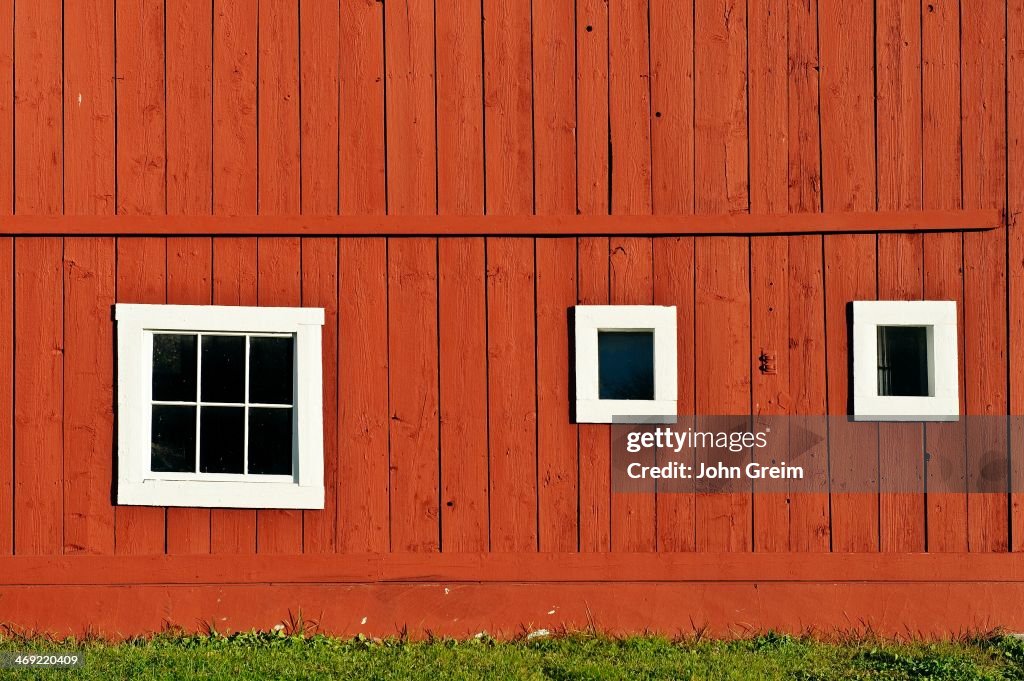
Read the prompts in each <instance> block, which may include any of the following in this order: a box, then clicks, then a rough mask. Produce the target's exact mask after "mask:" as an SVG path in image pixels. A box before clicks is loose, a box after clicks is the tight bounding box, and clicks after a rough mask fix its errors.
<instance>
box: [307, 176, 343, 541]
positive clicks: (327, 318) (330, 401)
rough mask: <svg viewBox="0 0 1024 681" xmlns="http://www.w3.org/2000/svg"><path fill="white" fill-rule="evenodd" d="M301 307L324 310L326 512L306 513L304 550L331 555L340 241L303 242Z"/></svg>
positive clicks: (335, 497) (335, 509) (335, 475)
mask: <svg viewBox="0 0 1024 681" xmlns="http://www.w3.org/2000/svg"><path fill="white" fill-rule="evenodd" d="M333 186H334V187H337V184H336V183H335V184H334V185H333ZM302 305H303V307H322V308H324V326H323V335H322V337H321V342H322V348H323V364H322V367H323V411H324V416H323V419H324V508H323V510H322V511H321V510H315V511H304V512H303V514H302V517H303V521H302V532H303V541H302V546H303V550H304V551H305V552H307V553H330V552H333V551H334V549H335V546H336V544H335V537H336V536H337V532H336V530H337V514H338V488H339V480H338V240H337V239H303V240H302ZM344 484H346V485H347V484H348V481H345V483H344Z"/></svg>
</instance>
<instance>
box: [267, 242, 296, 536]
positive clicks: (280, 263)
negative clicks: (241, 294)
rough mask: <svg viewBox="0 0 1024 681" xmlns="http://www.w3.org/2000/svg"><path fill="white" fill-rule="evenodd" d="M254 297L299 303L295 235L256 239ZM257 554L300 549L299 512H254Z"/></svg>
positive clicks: (282, 303)
mask: <svg viewBox="0 0 1024 681" xmlns="http://www.w3.org/2000/svg"><path fill="white" fill-rule="evenodd" d="M256 251H257V253H256V255H257V259H258V260H257V270H256V298H257V302H258V304H259V305H261V306H283V307H298V306H299V305H301V304H302V297H301V296H302V271H301V270H302V254H301V241H300V240H299V238H298V237H267V238H263V237H261V238H259V239H258V240H257V246H256ZM256 550H257V552H259V553H287V554H296V553H301V552H302V511H295V510H280V509H275V510H266V511H262V510H261V511H257V512H256Z"/></svg>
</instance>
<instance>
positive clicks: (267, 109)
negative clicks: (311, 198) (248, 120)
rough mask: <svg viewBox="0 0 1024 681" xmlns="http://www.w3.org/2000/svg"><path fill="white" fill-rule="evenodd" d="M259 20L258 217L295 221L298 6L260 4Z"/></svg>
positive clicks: (281, 1) (293, 0)
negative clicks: (272, 216)
mask: <svg viewBox="0 0 1024 681" xmlns="http://www.w3.org/2000/svg"><path fill="white" fill-rule="evenodd" d="M257 16H258V17H259V25H258V27H257V34H258V39H257V44H258V45H259V56H258V58H257V60H256V63H257V69H258V72H259V80H258V82H257V92H258V95H259V96H258V98H257V109H258V114H257V121H258V122H257V130H258V134H257V139H258V140H259V145H258V151H257V154H258V156H257V158H258V159H259V173H258V175H257V178H258V187H257V204H256V205H257V212H258V213H263V214H272V215H273V214H279V215H280V214H285V215H295V214H296V213H298V212H299V210H300V208H301V204H302V180H301V178H302V168H301V166H300V163H299V145H300V130H299V0H269V1H268V0H261V1H260V3H259V9H258V14H257Z"/></svg>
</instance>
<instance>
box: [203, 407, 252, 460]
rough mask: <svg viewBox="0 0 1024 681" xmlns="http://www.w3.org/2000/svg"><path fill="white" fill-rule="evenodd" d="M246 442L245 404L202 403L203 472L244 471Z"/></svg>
mask: <svg viewBox="0 0 1024 681" xmlns="http://www.w3.org/2000/svg"><path fill="white" fill-rule="evenodd" d="M244 444H245V408H244V407H202V411H200V412H199V471H200V472H201V473H241V472H242V470H243V468H244V461H245V450H244V449H243V447H244Z"/></svg>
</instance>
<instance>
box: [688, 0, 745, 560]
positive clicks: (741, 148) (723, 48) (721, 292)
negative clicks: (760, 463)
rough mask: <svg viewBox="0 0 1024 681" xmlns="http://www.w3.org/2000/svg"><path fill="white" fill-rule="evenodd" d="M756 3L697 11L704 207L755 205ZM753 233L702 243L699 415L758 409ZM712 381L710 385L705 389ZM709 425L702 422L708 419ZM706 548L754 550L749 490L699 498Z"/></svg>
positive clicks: (722, 3) (726, 3)
mask: <svg viewBox="0 0 1024 681" xmlns="http://www.w3.org/2000/svg"><path fill="white" fill-rule="evenodd" d="M746 24H747V17H746V6H745V5H744V4H741V3H739V2H736V1H735V0H718V1H716V2H711V3H696V11H695V14H694V36H695V39H694V63H695V72H694V88H695V95H694V100H695V102H696V104H695V109H694V121H695V126H696V128H695V130H696V131H695V136H696V146H695V148H694V156H695V163H694V167H695V171H694V178H695V203H696V210H697V212H698V213H722V212H727V211H730V210H746V209H747V208H748V203H749V201H748V187H747V172H748V162H747V153H748V151H747V147H748V144H747V94H746V90H747V53H746V32H747V25H746ZM749 255H750V251H749V239H746V238H732V237H718V238H707V239H704V238H699V239H696V240H695V243H694V270H695V295H696V302H695V309H694V319H695V327H696V330H695V338H694V356H695V362H696V367H697V369H696V372H695V379H696V384H697V386H700V388H699V389H698V392H697V400H696V412H697V414H700V415H709V416H713V415H729V414H747V413H749V410H750V361H749V356H750V355H749V353H750V335H749V332H748V329H749V327H748V324H749V320H750V281H749V275H750V270H749ZM705 386H707V389H706V390H705V389H704V388H705ZM698 424H699V422H698ZM696 513H697V519H696V523H697V549H698V550H701V551H749V550H750V548H751V541H752V540H751V532H752V527H751V522H752V517H751V497H750V494H749V493H740V492H713V493H710V494H700V495H699V496H698V497H697V499H696Z"/></svg>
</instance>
